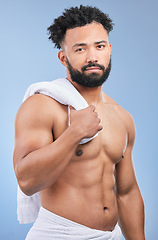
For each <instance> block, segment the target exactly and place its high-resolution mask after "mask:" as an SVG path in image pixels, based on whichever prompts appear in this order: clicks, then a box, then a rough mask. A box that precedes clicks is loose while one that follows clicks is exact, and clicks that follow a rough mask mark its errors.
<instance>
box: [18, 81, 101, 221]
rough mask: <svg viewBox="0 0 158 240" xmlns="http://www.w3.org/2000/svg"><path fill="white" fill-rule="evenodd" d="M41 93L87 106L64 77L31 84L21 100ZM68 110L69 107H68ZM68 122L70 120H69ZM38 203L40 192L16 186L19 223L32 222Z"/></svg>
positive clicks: (79, 107)
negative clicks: (25, 192)
mask: <svg viewBox="0 0 158 240" xmlns="http://www.w3.org/2000/svg"><path fill="white" fill-rule="evenodd" d="M37 93H41V94H44V95H47V96H49V97H52V98H53V99H55V100H56V101H58V102H60V103H61V104H64V105H68V106H69V105H70V106H72V107H74V108H75V109H76V110H80V109H83V108H86V107H88V103H87V102H86V100H85V99H84V98H83V97H82V95H81V94H80V93H79V92H78V91H77V89H76V88H75V87H74V86H73V85H72V84H71V83H70V82H69V81H68V80H67V79H65V78H60V79H56V80H54V81H52V82H39V83H34V84H32V85H31V86H30V87H29V88H28V89H27V91H26V93H25V96H24V99H23V101H25V100H26V99H27V98H28V97H30V96H32V95H34V94H37ZM68 112H70V109H69V108H68ZM69 124H70V121H69ZM96 136H97V134H96V135H94V136H93V137H92V138H84V139H82V141H81V142H80V144H84V143H87V142H88V141H91V140H92V139H93V138H94V137H96ZM40 207H41V203H40V193H35V194H33V195H32V196H27V195H25V194H24V193H23V192H22V191H21V189H20V188H19V186H18V192H17V215H18V220H19V223H24V224H26V223H31V222H34V221H35V220H36V218H37V216H38V212H39V209H40Z"/></svg>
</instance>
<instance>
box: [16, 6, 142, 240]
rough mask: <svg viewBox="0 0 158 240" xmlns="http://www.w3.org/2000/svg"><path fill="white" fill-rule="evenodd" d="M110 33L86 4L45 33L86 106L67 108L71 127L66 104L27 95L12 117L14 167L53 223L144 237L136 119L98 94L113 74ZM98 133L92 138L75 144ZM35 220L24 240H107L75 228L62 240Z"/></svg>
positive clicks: (132, 239)
mask: <svg viewBox="0 0 158 240" xmlns="http://www.w3.org/2000/svg"><path fill="white" fill-rule="evenodd" d="M112 28H113V24H112V21H111V19H110V18H109V17H108V15H106V14H104V13H102V12H101V11H100V10H98V9H96V8H92V7H84V6H80V7H79V8H71V9H68V10H65V13H64V15H62V16H60V17H59V18H58V19H56V20H55V22H54V24H53V25H51V26H50V27H49V28H48V30H49V33H50V39H51V40H52V41H53V42H54V43H55V45H56V47H58V48H61V49H60V51H59V54H58V57H59V59H60V61H61V63H62V64H63V65H64V66H65V67H66V69H67V81H70V82H71V83H72V84H73V85H74V86H75V88H76V89H77V90H78V91H79V93H80V94H81V95H82V96H83V97H84V99H85V100H86V101H87V103H88V104H89V107H87V108H85V109H82V110H79V111H76V110H74V109H73V108H72V107H70V108H71V111H70V122H71V124H70V126H69V127H68V114H67V112H68V107H67V106H64V105H62V104H60V103H58V102H57V101H55V100H54V99H52V98H50V97H48V96H45V95H42V94H36V95H33V96H31V97H29V98H28V99H27V100H26V101H25V102H24V103H23V104H22V105H21V107H20V109H19V111H18V113H17V116H16V120H15V149H14V157H13V161H14V168H15V173H16V176H17V180H18V183H19V186H20V188H21V189H22V191H23V192H24V193H25V194H26V195H32V194H34V193H36V192H40V196H41V204H42V209H45V211H46V212H47V213H48V215H49V217H50V218H49V220H50V219H51V216H52V218H53V216H60V217H62V218H59V219H58V220H60V219H62V221H64V219H65V221H66V220H67V219H68V220H70V221H68V223H69V224H70V225H71V224H73V223H77V224H78V225H79V227H81V226H83V231H84V229H86V230H87V231H88V229H90V230H92V231H93V229H97V230H100V231H97V233H99V232H100V233H104V232H105V233H109V232H112V231H113V230H114V229H115V225H116V224H117V222H118V223H119V225H120V227H121V230H122V232H123V235H124V237H125V239H127V240H144V239H145V235H144V204H143V200H142V197H141V193H140V190H139V187H138V184H137V181H136V177H135V172H134V167H133V162H132V149H133V145H134V140H135V126H134V122H133V119H132V117H131V115H130V114H129V113H128V112H127V111H126V110H124V109H123V108H122V107H121V106H119V105H118V104H117V103H116V102H115V101H114V100H113V99H111V98H110V97H109V96H107V95H106V94H105V93H103V91H102V84H103V82H105V80H106V79H107V77H108V75H109V73H110V69H111V60H110V57H111V45H110V43H109V40H108V35H109V32H110V31H111V30H112ZM97 132H98V136H97V137H95V138H94V139H93V140H91V141H90V142H88V143H86V144H83V145H80V144H79V143H80V141H81V140H82V139H83V138H85V137H92V136H94V135H95V134H96V133H97ZM53 214H54V215H53ZM40 218H41V217H40ZM40 221H42V220H41V219H40ZM40 221H38V219H37V222H35V225H34V226H33V228H32V229H31V231H30V232H29V234H28V236H27V238H26V239H28V240H30V239H32V240H37V239H38V240H39V239H43V240H47V239H112V238H105V237H103V238H97V237H92V238H90V237H88V236H87V235H86V233H85V235H84V237H83V236H81V235H80V234H79V235H77V234H78V231H77V230H76V236H74V237H73V236H68V237H67V234H71V233H67V232H66V233H65V235H64V234H63V235H61V236H62V237H61V236H60V238H59V237H58V236H57V235H53V232H52V233H51V231H54V229H53V230H52V228H55V226H57V223H55V225H54V224H53V220H52V226H51V230H50V228H49V231H48V229H46V226H47V225H49V223H47V224H46V226H45V225H44V223H45V221H46V219H44V220H43V223H42V224H41V225H40V227H38V224H40ZM77 224H76V225H74V226H75V227H76V226H77ZM50 225H51V224H50ZM59 225H60V224H59ZM43 226H44V227H43ZM85 226H86V227H87V228H85ZM57 229H58V230H57V232H58V233H59V235H60V230H59V229H60V226H58V227H57ZM79 229H80V228H79ZM64 231H66V230H64ZM71 231H72V228H71ZM46 232H47V234H46ZM51 234H52V235H51ZM61 234H62V233H61ZM114 239H115V238H114ZM116 239H120V238H116Z"/></svg>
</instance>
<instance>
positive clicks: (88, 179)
mask: <svg viewBox="0 0 158 240" xmlns="http://www.w3.org/2000/svg"><path fill="white" fill-rule="evenodd" d="M50 101H54V100H50ZM55 104H57V105H58V109H59V111H58V114H56V116H55V120H54V126H53V136H54V139H57V138H58V137H59V136H60V135H61V134H62V133H63V132H64V131H65V129H66V128H67V122H68V121H67V106H62V105H60V104H59V103H55ZM96 111H97V113H98V115H99V117H100V119H101V123H102V126H103V130H102V131H101V132H99V134H98V136H97V137H96V138H95V139H93V140H92V141H90V142H89V143H86V144H83V145H79V146H78V147H77V149H76V152H75V153H74V155H73V157H72V159H71V161H70V163H69V165H68V166H67V168H66V169H65V171H64V172H63V173H62V175H61V176H60V178H59V179H58V180H57V181H56V183H55V184H53V185H52V186H51V187H49V188H48V189H45V190H43V191H42V192H41V201H42V206H43V207H44V208H46V209H48V210H49V211H52V212H54V213H56V214H58V215H60V216H62V217H65V218H67V219H70V220H72V221H75V222H77V223H80V224H82V225H85V226H88V227H90V228H95V229H100V230H109V231H110V230H113V229H114V226H115V225H116V223H117V221H118V207H117V199H116V195H115V166H116V164H117V163H118V162H119V161H121V160H122V156H123V153H124V151H125V149H126V144H127V129H126V126H125V123H124V121H123V119H122V117H121V114H120V112H121V111H122V110H121V107H120V106H119V105H117V104H115V103H110V102H109V103H101V104H100V105H99V106H96Z"/></svg>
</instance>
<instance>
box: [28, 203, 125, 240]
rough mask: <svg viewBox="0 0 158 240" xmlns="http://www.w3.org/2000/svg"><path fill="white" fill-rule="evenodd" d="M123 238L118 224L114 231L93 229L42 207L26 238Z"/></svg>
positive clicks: (57, 239)
mask: <svg viewBox="0 0 158 240" xmlns="http://www.w3.org/2000/svg"><path fill="white" fill-rule="evenodd" d="M121 238H122V233H121V229H120V227H119V226H118V225H116V226H115V228H114V230H113V231H102V230H97V229H92V228H89V227H86V226H84V225H81V224H78V223H76V222H73V221H71V220H69V219H66V218H63V217H61V216H59V215H57V214H54V213H52V212H50V211H48V210H46V209H45V208H43V207H41V208H40V211H39V216H38V218H37V220H36V221H35V223H34V225H33V227H32V228H31V230H30V231H29V233H28V235H27V237H26V240H36V239H38V240H43V239H44V240H53V239H54V240H60V239H62V240H74V239H77V240H90V239H95V240H121Z"/></svg>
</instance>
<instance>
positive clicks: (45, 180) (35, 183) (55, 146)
mask: <svg viewBox="0 0 158 240" xmlns="http://www.w3.org/2000/svg"><path fill="white" fill-rule="evenodd" d="M80 140H81V139H80V136H77V135H76V134H75V131H74V129H72V128H71V127H69V128H67V129H66V131H65V132H64V133H63V134H62V135H61V136H60V137H59V138H58V139H57V140H56V141H54V142H53V143H51V144H49V145H47V146H45V147H42V148H40V149H38V150H35V151H33V152H31V153H29V154H28V155H27V156H25V157H24V158H23V159H21V160H20V161H18V163H17V164H16V168H15V172H16V175H17V179H18V182H19V185H20V187H21V189H22V190H23V191H24V193H26V194H27V195H32V194H33V193H35V192H38V191H41V190H43V189H45V188H47V187H49V186H50V185H52V184H53V183H54V182H55V181H56V180H57V178H58V177H59V176H60V174H61V173H62V172H63V170H64V169H65V168H66V166H67V165H68V164H69V162H70V160H71V158H72V155H73V153H74V151H75V149H76V147H77V146H78V144H79V142H80Z"/></svg>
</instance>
